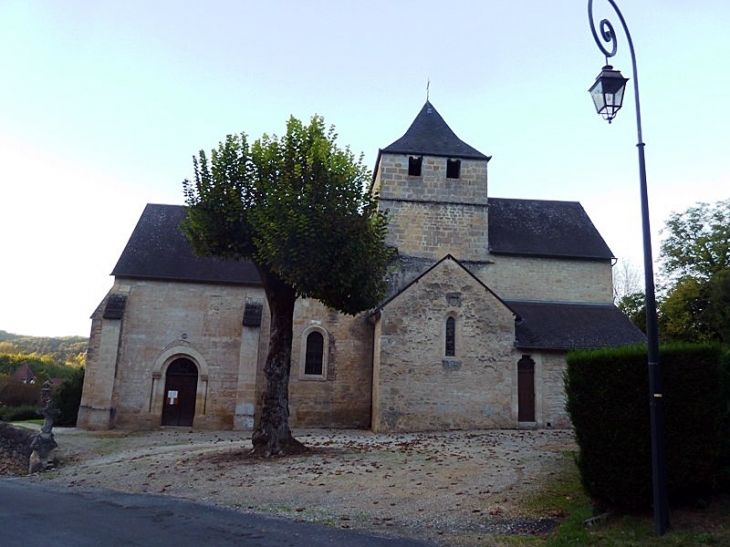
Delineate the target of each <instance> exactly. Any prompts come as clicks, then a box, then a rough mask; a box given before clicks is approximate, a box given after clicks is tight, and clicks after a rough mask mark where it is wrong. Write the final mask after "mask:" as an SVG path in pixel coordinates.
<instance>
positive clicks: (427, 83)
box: [426, 78, 431, 101]
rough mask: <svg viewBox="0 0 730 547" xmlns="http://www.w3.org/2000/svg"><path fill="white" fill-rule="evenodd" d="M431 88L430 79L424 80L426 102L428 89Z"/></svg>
mask: <svg viewBox="0 0 730 547" xmlns="http://www.w3.org/2000/svg"><path fill="white" fill-rule="evenodd" d="M430 87H431V78H427V79H426V100H427V101H428V95H429V88H430Z"/></svg>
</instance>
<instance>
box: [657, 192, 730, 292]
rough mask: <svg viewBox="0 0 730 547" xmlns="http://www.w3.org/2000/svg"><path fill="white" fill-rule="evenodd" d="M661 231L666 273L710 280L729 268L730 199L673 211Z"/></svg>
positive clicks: (672, 275) (663, 265) (680, 276)
mask: <svg viewBox="0 0 730 547" xmlns="http://www.w3.org/2000/svg"><path fill="white" fill-rule="evenodd" d="M662 233H666V234H667V235H666V237H665V239H664V240H663V241H662V244H661V257H662V269H663V272H664V274H665V275H666V276H668V277H671V278H674V279H681V278H684V277H694V278H697V279H702V280H704V281H709V280H710V279H711V278H712V276H713V275H714V274H716V273H717V272H719V271H721V270H727V269H730V199H726V200H724V201H718V202H717V203H715V204H708V203H697V204H696V205H695V206H694V207H690V208H688V209H687V210H686V211H684V212H681V213H677V212H675V213H672V215H671V216H670V217H669V220H667V222H666V224H665V228H664V230H663V231H662Z"/></svg>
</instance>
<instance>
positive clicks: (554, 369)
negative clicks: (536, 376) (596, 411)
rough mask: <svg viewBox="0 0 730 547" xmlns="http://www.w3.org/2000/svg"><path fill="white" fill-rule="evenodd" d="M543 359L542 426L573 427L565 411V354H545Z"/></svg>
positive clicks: (542, 356)
mask: <svg viewBox="0 0 730 547" xmlns="http://www.w3.org/2000/svg"><path fill="white" fill-rule="evenodd" d="M541 358H542V400H541V401H540V405H541V407H542V421H541V424H540V425H542V426H545V427H555V428H569V427H571V422H570V416H569V415H568V412H567V411H566V410H565V384H564V382H563V373H564V372H565V367H566V364H565V353H563V352H555V351H553V352H544V353H542V355H541Z"/></svg>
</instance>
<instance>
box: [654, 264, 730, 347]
mask: <svg viewBox="0 0 730 547" xmlns="http://www.w3.org/2000/svg"><path fill="white" fill-rule="evenodd" d="M659 334H660V337H661V339H662V340H665V341H685V342H717V341H720V342H723V343H725V344H728V343H730V270H721V271H719V272H717V273H716V274H714V275H713V276H712V277H711V278H710V279H709V281H706V280H704V279H701V278H695V277H685V278H683V279H680V280H679V281H677V283H676V284H675V286H674V287H673V288H672V289H671V290H670V291H669V293H668V294H667V296H666V298H664V299H663V300H662V301H661V302H660V304H659Z"/></svg>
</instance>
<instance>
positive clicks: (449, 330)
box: [445, 317, 456, 357]
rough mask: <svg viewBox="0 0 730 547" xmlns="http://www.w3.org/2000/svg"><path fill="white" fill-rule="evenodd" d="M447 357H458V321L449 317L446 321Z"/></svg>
mask: <svg viewBox="0 0 730 547" xmlns="http://www.w3.org/2000/svg"><path fill="white" fill-rule="evenodd" d="M445 354H446V357H454V356H455V355H456V319H454V318H453V317H448V318H447V319H446V351H445Z"/></svg>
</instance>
